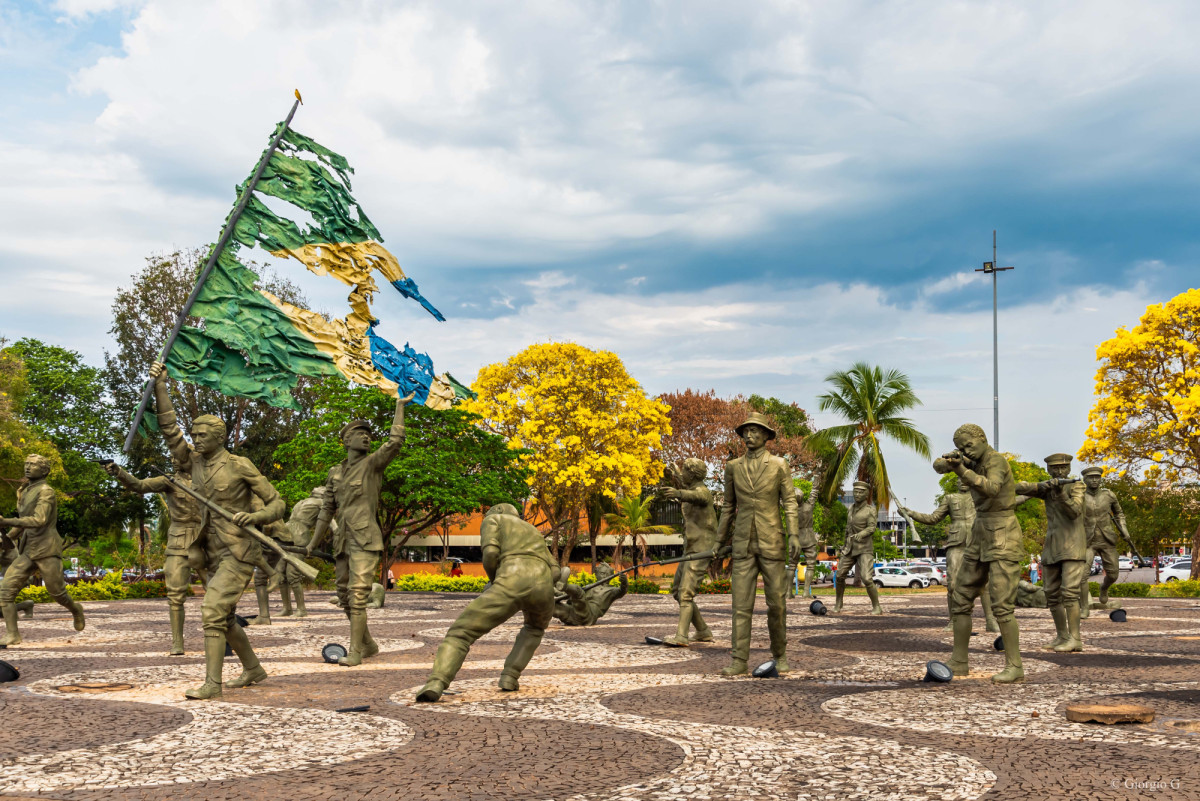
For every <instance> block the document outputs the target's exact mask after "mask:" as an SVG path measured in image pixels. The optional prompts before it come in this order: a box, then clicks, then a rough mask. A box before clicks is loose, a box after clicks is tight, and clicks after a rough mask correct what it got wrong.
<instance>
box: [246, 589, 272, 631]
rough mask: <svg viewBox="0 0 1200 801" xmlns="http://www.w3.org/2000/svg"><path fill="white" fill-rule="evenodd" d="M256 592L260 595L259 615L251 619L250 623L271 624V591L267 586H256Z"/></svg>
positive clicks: (253, 624)
mask: <svg viewBox="0 0 1200 801" xmlns="http://www.w3.org/2000/svg"><path fill="white" fill-rule="evenodd" d="M254 594H255V595H256V596H257V597H258V617H256V618H254V619H253V620H251V621H250V625H251V626H269V625H271V591H270V590H269V589H267V588H266V587H255V588H254Z"/></svg>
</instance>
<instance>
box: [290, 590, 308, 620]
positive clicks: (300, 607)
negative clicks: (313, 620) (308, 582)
mask: <svg viewBox="0 0 1200 801" xmlns="http://www.w3.org/2000/svg"><path fill="white" fill-rule="evenodd" d="M293 592H295V593H296V617H308V610H307V609H305V608H304V590H303V589H302V588H300V587H295V588H294V589H293Z"/></svg>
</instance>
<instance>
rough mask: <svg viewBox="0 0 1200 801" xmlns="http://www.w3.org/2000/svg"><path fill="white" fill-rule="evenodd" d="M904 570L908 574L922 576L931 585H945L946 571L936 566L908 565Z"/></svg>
mask: <svg viewBox="0 0 1200 801" xmlns="http://www.w3.org/2000/svg"><path fill="white" fill-rule="evenodd" d="M906 570H908V572H909V573H916V574H917V575H918V576H924V577H925V578H927V579H929V583H930V584H931V585H935V584H936V585H937V586H939V587H940V586H942V585H943V584H945V583H946V571H944V570H942V568H940V567H938V566H937V565H924V564H916V565H909V566H908V567H907V568H906Z"/></svg>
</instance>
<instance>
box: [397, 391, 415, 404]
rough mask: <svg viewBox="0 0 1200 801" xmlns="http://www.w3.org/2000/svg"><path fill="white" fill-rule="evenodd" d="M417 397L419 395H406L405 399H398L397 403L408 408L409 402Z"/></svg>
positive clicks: (412, 393)
mask: <svg viewBox="0 0 1200 801" xmlns="http://www.w3.org/2000/svg"><path fill="white" fill-rule="evenodd" d="M416 395H417V393H415V392H410V393H408V394H407V395H405V396H404V397H403V398H399V399H397V401H396V403H397V404H398V405H400V406H407V405H408V403H409V401H411V400H412V399H413V398H414V397H416Z"/></svg>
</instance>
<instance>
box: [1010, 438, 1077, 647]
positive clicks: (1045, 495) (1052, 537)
mask: <svg viewBox="0 0 1200 801" xmlns="http://www.w3.org/2000/svg"><path fill="white" fill-rule="evenodd" d="M1046 470H1048V471H1049V473H1050V480H1049V481H1042V482H1039V483H1033V482H1029V481H1021V482H1018V483H1017V492H1019V493H1021V494H1023V495H1028V496H1030V497H1033V498H1041V499H1042V500H1043V501H1045V502H1046V544H1045V546H1044V547H1043V548H1042V570H1043V571H1044V572H1045V579H1044V580H1043V581H1042V584H1043V585H1044V586H1045V588H1046V604H1047V605H1048V606H1049V607H1050V615H1051V616H1052V617H1053V618H1054V632H1055V637H1054V640H1053V641H1052V642H1051V643H1050V644H1049V645H1046V646H1043V649H1042V650H1045V651H1057V652H1058V653H1069V652H1072V651H1082V650H1083V640H1082V639H1081V638H1080V636H1079V592H1080V589H1079V585H1080V583H1081V582H1082V581H1084V580H1085V579H1086V578H1087V567H1086V563H1085V562H1084V557H1085V556H1086V554H1087V532H1085V531H1084V527H1083V495H1084V488H1083V485H1082V484H1080V483H1079V482H1077V481H1076V482H1072V483H1064V479H1066V478H1067V475H1068V474H1069V473H1070V472H1071V455H1070V454H1069V453H1054V454H1051V455H1049V456H1047V457H1046Z"/></svg>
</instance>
